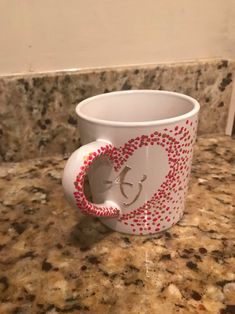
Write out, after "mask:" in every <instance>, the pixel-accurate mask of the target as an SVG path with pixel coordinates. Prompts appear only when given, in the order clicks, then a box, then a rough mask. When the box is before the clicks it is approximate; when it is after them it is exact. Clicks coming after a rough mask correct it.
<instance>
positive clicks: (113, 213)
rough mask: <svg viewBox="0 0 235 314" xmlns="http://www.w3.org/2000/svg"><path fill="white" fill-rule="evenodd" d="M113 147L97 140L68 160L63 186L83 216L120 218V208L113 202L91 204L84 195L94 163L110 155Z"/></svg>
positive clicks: (74, 153) (80, 149) (69, 198)
mask: <svg viewBox="0 0 235 314" xmlns="http://www.w3.org/2000/svg"><path fill="white" fill-rule="evenodd" d="M112 149H113V145H112V144H111V143H109V142H107V141H104V140H97V141H95V142H91V143H89V144H86V145H83V146H82V147H80V148H78V149H77V150H76V151H75V152H73V153H72V155H71V156H70V158H69V159H68V161H67V163H66V165H65V168H64V173H63V177H62V185H63V188H64V192H65V195H66V196H67V198H68V200H69V201H70V202H71V203H72V204H74V205H75V206H76V207H77V208H78V209H80V210H81V212H82V213H83V214H87V215H91V216H96V217H118V216H119V215H120V208H119V207H118V206H117V204H115V203H114V202H113V201H109V200H107V201H105V202H104V203H102V204H93V203H91V202H89V201H88V200H87V198H86V196H85V193H84V179H85V176H86V173H87V170H88V168H89V167H90V165H91V164H92V162H93V161H94V160H95V159H96V158H97V157H100V156H103V155H107V154H109V153H110V152H111V151H112Z"/></svg>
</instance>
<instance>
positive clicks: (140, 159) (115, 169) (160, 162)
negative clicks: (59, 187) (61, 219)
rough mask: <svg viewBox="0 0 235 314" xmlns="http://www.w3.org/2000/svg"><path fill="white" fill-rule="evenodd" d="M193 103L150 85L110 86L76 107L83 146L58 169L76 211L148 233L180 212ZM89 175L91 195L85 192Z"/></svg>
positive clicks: (188, 165)
mask: <svg viewBox="0 0 235 314" xmlns="http://www.w3.org/2000/svg"><path fill="white" fill-rule="evenodd" d="M199 108H200V106H199V103H198V102H197V101H196V100H195V99H193V98H191V97H189V96H186V95H183V94H179V93H174V92H167V91H156V90H131V91H120V92H111V93H107V94H102V95H98V96H94V97H91V98H88V99H86V100H84V101H82V102H81V103H80V104H78V106H77V107H76V112H77V115H78V119H79V128H80V136H81V141H82V144H83V146H82V147H81V148H79V149H78V150H76V151H75V152H74V153H73V154H72V155H71V157H70V158H69V160H68V161H67V164H66V166H65V169H64V174H63V180H62V183H63V187H64V191H65V194H66V196H67V198H68V199H69V201H70V202H71V203H72V204H73V205H74V206H75V207H77V208H78V209H79V210H80V211H81V212H82V213H84V214H87V215H92V216H96V217H99V218H100V220H101V221H102V222H103V223H104V224H105V225H106V226H108V227H110V228H111V229H113V230H116V231H119V232H124V233H129V234H135V235H144V234H153V233H157V232H160V231H162V230H164V229H167V228H169V227H171V226H173V225H174V224H176V223H177V222H178V221H179V219H180V218H181V217H182V215H183V211H184V203H185V196H186V193H187V187H188V181H189V175H190V168H191V162H192V151H193V144H194V142H195V139H196V129H197V122H198V112H199ZM86 175H88V178H89V183H90V188H91V194H92V199H93V202H94V203H91V202H89V201H88V200H87V198H86V196H85V194H84V178H85V176H86Z"/></svg>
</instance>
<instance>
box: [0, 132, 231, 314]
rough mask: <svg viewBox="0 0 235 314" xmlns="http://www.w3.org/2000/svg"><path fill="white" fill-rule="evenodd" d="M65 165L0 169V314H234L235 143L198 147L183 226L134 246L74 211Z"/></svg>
mask: <svg viewBox="0 0 235 314" xmlns="http://www.w3.org/2000/svg"><path fill="white" fill-rule="evenodd" d="M65 159H66V158H64V157H63V156H58V155H57V156H54V157H43V158H38V159H32V160H27V161H23V162H18V163H5V164H2V166H1V168H0V194H1V200H0V202H1V203H0V210H1V213H0V219H1V229H0V234H1V236H0V250H1V251H0V302H1V304H0V313H1V314H5V313H14V314H17V313H18V314H20V313H22V314H23V313H26V314H28V313H30V314H31V313H51V314H52V313H53V314H54V313H79V314H80V313H92V314H96V313H102V314H105V313H112V314H122V313H124V314H125V313H130V314H131V313H133V314H138V313H139V314H152V313H153V314H162V313H163V314H165V313H167V314H171V313H185V314H186V313H187V314H188V313H213V314H215V313H221V314H228V313H235V258H234V252H235V248H234V244H235V231H234V229H235V228H234V212H233V210H234V191H235V167H234V163H235V141H234V139H231V138H229V137H226V136H214V137H213V136H210V137H200V138H199V139H198V142H197V145H196V148H195V155H194V164H193V169H192V179H191V184H190V190H189V194H188V198H187V206H186V211H185V215H184V217H183V219H182V220H181V221H180V222H179V223H178V224H177V225H175V226H174V227H173V228H171V229H169V230H168V231H166V232H163V233H159V234H156V235H153V236H143V237H141V236H136V237H135V236H129V235H124V234H119V233H116V232H113V231H111V230H109V229H107V228H106V227H104V226H103V225H102V224H101V223H100V222H99V220H98V219H95V218H91V217H86V216H83V215H81V214H79V213H78V212H77V211H76V210H75V209H72V208H71V207H70V206H69V205H68V204H67V202H66V201H65V199H64V196H63V192H62V187H61V182H60V181H61V172H62V169H63V166H64V164H65Z"/></svg>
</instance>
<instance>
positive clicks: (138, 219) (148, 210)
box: [74, 120, 197, 235]
mask: <svg viewBox="0 0 235 314" xmlns="http://www.w3.org/2000/svg"><path fill="white" fill-rule="evenodd" d="M196 128H197V120H194V121H189V120H186V121H185V122H184V123H182V124H179V125H175V126H174V127H172V128H164V129H163V130H162V131H161V132H159V131H155V132H153V133H151V134H149V135H146V134H143V135H141V136H137V137H136V138H133V139H130V140H128V142H126V143H125V144H124V145H123V146H121V147H118V148H116V147H113V146H112V145H106V146H105V147H101V148H100V149H98V150H97V152H93V153H91V154H90V155H89V156H88V158H87V159H86V160H85V161H84V164H83V166H82V167H81V168H80V172H79V174H78V175H77V178H76V181H75V182H74V185H75V192H74V197H75V199H76V204H77V207H78V208H79V209H81V211H82V212H83V213H85V214H89V215H94V216H109V217H117V215H118V213H119V210H118V209H117V208H112V207H110V208H108V207H99V206H96V205H94V204H92V203H89V202H88V201H87V199H86V197H85V195H84V192H83V184H84V178H85V174H86V172H87V170H88V168H89V166H90V165H91V163H92V162H93V160H94V159H95V158H96V157H98V156H101V155H106V156H108V158H109V159H110V160H111V161H112V163H113V167H114V170H115V171H117V172H118V171H119V170H120V169H121V167H122V166H123V165H124V164H125V163H126V162H127V160H128V159H129V158H130V157H131V156H132V155H133V154H134V152H135V151H136V150H137V149H139V148H141V147H144V146H149V145H156V146H161V147H163V148H164V149H165V151H166V152H167V156H168V163H169V172H168V174H167V175H166V177H165V179H164V181H163V183H162V184H161V186H160V187H159V188H158V190H157V191H156V192H155V193H154V195H153V196H152V197H151V199H149V200H148V201H147V202H145V203H144V204H143V205H142V206H140V207H138V208H136V209H134V210H132V211H131V212H128V213H126V214H125V213H124V214H122V215H121V216H120V217H118V218H117V219H118V221H119V223H122V224H124V225H125V226H128V227H129V228H130V229H131V231H132V233H134V234H140V235H141V234H151V233H156V232H159V231H161V230H164V229H166V228H168V227H170V226H172V225H174V224H175V223H176V222H177V221H178V220H179V218H180V217H181V216H182V208H183V204H184V198H185V195H186V193H187V186H188V180H189V174H190V165H191V159H192V147H193V144H194V142H195V139H196V132H195V131H196ZM175 195H177V197H175Z"/></svg>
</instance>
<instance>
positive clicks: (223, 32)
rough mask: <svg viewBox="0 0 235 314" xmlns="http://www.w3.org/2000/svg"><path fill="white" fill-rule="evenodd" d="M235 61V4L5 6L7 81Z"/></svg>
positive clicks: (52, 1)
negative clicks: (15, 76)
mask: <svg viewBox="0 0 235 314" xmlns="http://www.w3.org/2000/svg"><path fill="white" fill-rule="evenodd" d="M211 57H223V58H234V57H235V0H116V1H115V0H41V1H36V0H0V75H3V74H11V73H22V72H38V71H40V72H41V71H42V72H44V71H54V70H64V69H71V68H90V67H103V66H113V65H128V64H143V63H159V62H168V61H170V62H171V61H181V60H192V59H197V58H211Z"/></svg>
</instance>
